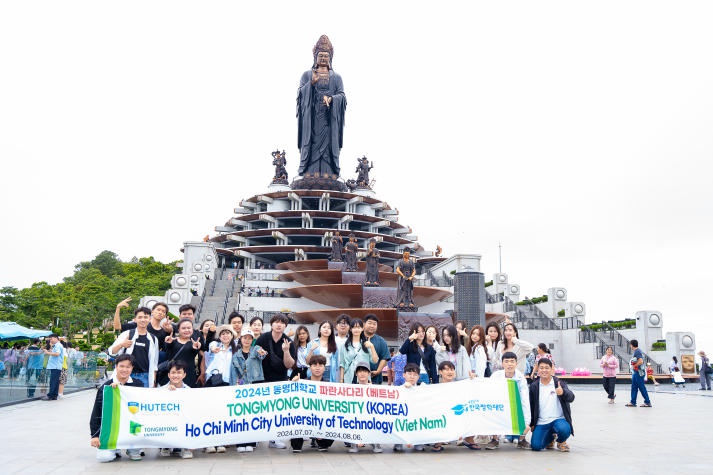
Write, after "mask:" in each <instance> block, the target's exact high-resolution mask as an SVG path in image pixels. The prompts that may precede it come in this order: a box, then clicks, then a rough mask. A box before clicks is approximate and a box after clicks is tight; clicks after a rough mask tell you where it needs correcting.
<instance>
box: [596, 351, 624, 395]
mask: <svg viewBox="0 0 713 475" xmlns="http://www.w3.org/2000/svg"><path fill="white" fill-rule="evenodd" d="M599 366H600V367H601V368H602V385H603V386H604V391H606V393H607V397H608V398H609V404H614V398H615V397H616V393H615V392H614V390H615V389H616V372H617V370H618V369H619V359H618V358H617V357H616V356H614V350H613V349H612V347H611V346H607V349H606V353H605V354H604V356H602V359H601V361H600V362H599Z"/></svg>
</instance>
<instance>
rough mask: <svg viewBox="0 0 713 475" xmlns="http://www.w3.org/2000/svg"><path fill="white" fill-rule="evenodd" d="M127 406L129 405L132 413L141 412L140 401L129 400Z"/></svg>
mask: <svg viewBox="0 0 713 475" xmlns="http://www.w3.org/2000/svg"><path fill="white" fill-rule="evenodd" d="M127 406H129V412H130V413H132V414H136V413H137V412H139V403H138V402H129V403H127Z"/></svg>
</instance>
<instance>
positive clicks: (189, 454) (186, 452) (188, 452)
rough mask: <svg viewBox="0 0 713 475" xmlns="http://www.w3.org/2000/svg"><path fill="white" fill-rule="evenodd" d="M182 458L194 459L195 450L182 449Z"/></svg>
mask: <svg viewBox="0 0 713 475" xmlns="http://www.w3.org/2000/svg"><path fill="white" fill-rule="evenodd" d="M181 458H182V459H192V458H193V451H192V450H190V449H181Z"/></svg>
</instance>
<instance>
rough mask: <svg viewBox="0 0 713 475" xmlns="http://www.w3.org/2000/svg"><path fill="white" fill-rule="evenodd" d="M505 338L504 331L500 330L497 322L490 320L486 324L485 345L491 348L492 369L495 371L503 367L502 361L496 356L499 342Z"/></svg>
mask: <svg viewBox="0 0 713 475" xmlns="http://www.w3.org/2000/svg"><path fill="white" fill-rule="evenodd" d="M502 338H503V333H502V331H501V330H500V325H498V324H497V323H495V322H490V323H488V324H487V325H485V346H487V347H488V349H489V350H490V352H489V355H490V370H491V371H492V372H495V371H496V370H498V369H503V366H502V364H501V361H498V360H497V358H496V357H495V354H496V352H497V351H498V343H500V340H502Z"/></svg>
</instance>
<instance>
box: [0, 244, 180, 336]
mask: <svg viewBox="0 0 713 475" xmlns="http://www.w3.org/2000/svg"><path fill="white" fill-rule="evenodd" d="M175 273H176V263H175V262H172V263H169V264H164V263H161V262H158V261H156V260H155V259H154V258H153V257H144V258H140V259H136V258H134V259H132V260H131V261H130V262H122V261H121V260H119V258H118V256H117V255H116V254H115V253H113V252H111V251H103V252H101V253H100V254H99V255H97V256H96V257H95V258H94V259H92V260H91V261H87V262H80V263H79V264H77V265H76V266H75V271H74V275H72V276H70V277H66V278H65V279H64V281H63V282H61V283H58V284H54V285H50V284H48V283H47V282H37V283H34V284H32V286H31V287H28V288H26V289H16V288H15V287H3V288H1V289H0V320H4V321H15V322H17V323H19V324H21V325H24V326H27V327H33V328H53V327H58V328H60V329H61V331H62V333H63V334H64V335H67V336H71V335H72V334H74V333H78V332H81V331H87V332H88V334H91V330H92V329H93V328H97V327H100V326H101V324H102V322H104V321H106V320H107V319H111V318H112V317H113V315H114V309H115V308H116V304H117V303H118V302H120V301H122V300H124V299H125V298H127V297H132V298H133V302H132V303H133V304H134V305H138V303H139V299H140V298H141V297H143V296H145V295H162V294H164V293H165V291H166V290H168V288H169V287H170V286H171V276H172V275H173V274H175Z"/></svg>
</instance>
